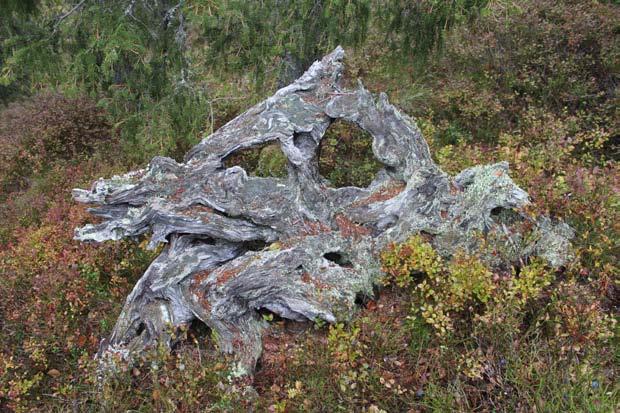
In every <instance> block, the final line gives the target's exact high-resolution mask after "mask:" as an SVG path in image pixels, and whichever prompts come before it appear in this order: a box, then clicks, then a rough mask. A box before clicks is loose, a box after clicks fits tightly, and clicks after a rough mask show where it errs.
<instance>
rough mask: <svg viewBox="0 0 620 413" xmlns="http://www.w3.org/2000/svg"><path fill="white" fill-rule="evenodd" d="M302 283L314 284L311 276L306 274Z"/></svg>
mask: <svg viewBox="0 0 620 413" xmlns="http://www.w3.org/2000/svg"><path fill="white" fill-rule="evenodd" d="M301 281H302V282H304V283H306V284H310V283H311V282H312V278H311V277H310V274H308V273H307V272H304V273H303V274H301Z"/></svg>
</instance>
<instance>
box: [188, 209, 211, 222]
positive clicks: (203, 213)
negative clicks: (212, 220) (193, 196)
mask: <svg viewBox="0 0 620 413" xmlns="http://www.w3.org/2000/svg"><path fill="white" fill-rule="evenodd" d="M210 213H213V209H212V208H209V207H206V206H204V205H192V206H191V207H189V208H185V209H183V210H181V211H180V214H181V215H184V216H186V217H190V218H198V219H200V220H201V221H202V222H209V214H210Z"/></svg>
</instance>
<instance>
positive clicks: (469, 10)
mask: <svg viewBox="0 0 620 413" xmlns="http://www.w3.org/2000/svg"><path fill="white" fill-rule="evenodd" d="M385 3H386V4H385V6H384V7H378V8H377V10H378V15H379V20H380V22H381V24H382V28H383V30H384V31H385V36H386V38H387V39H388V41H389V43H390V46H391V47H392V49H393V50H394V51H396V52H397V53H398V54H399V55H401V56H402V57H404V58H406V59H418V60H419V61H424V60H425V59H426V58H427V57H428V56H429V54H430V53H431V52H433V51H434V50H435V49H436V48H439V47H441V46H443V41H444V36H445V35H446V33H447V32H448V31H449V30H450V29H451V28H452V27H454V26H456V25H458V24H459V23H463V22H465V21H467V20H471V19H472V18H474V17H475V16H477V15H478V14H479V13H480V12H481V10H482V9H483V8H484V7H485V6H486V5H487V4H488V3H489V1H488V0H414V1H411V0H388V1H387V2H385Z"/></svg>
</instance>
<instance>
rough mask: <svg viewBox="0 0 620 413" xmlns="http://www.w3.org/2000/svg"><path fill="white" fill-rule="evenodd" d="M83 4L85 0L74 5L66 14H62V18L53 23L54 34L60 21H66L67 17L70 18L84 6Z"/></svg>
mask: <svg viewBox="0 0 620 413" xmlns="http://www.w3.org/2000/svg"><path fill="white" fill-rule="evenodd" d="M84 3H86V0H82V1H81V2H79V3H78V4H76V5H75V6H74V7H73V8H72V9H71V10H69V11H68V12H66V13H65V14H63V15H62V16H60V17H59V18H58V19H57V20H56V23H54V33H56V30H58V26H59V25H60V23H62V21H63V20H64V19H66V18H67V17H69V16H71V15H72V14H73V13H75V12H76V11H78V10H79V9H81V8H82V6H83V5H84Z"/></svg>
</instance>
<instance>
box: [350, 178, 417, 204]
mask: <svg viewBox="0 0 620 413" xmlns="http://www.w3.org/2000/svg"><path fill="white" fill-rule="evenodd" d="M404 189H405V184H402V183H399V184H395V185H391V186H388V187H384V188H381V189H380V190H378V191H377V192H373V193H372V194H371V195H370V196H368V197H366V198H363V199H358V200H357V201H355V202H354V203H352V204H351V207H353V208H356V207H361V206H366V205H370V204H373V203H375V202H382V201H387V200H388V199H391V198H394V197H395V196H396V195H398V194H400V193H401V192H402V191H403V190H404Z"/></svg>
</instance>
